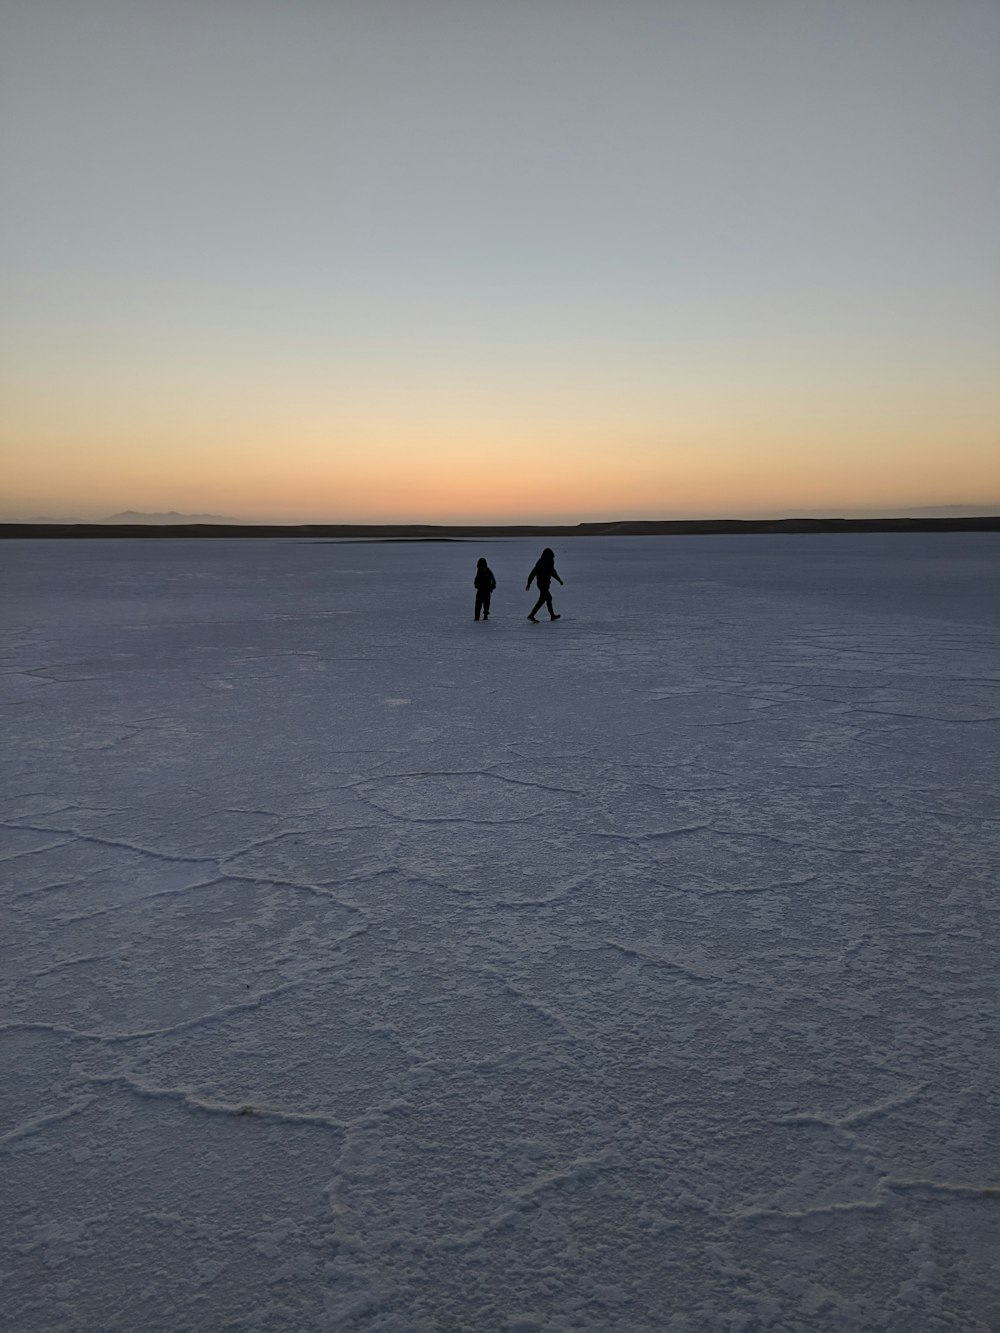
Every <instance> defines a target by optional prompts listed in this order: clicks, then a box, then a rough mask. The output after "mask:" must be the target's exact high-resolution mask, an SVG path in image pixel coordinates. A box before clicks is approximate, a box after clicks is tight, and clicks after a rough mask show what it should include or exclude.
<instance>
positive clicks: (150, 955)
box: [0, 534, 1000, 1330]
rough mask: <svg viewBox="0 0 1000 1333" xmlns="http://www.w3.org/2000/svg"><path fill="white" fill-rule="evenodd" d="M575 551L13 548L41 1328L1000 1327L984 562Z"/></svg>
mask: <svg viewBox="0 0 1000 1333" xmlns="http://www.w3.org/2000/svg"><path fill="white" fill-rule="evenodd" d="M540 545H541V543H539V542H531V543H528V542H524V541H506V542H492V543H483V544H482V545H478V544H448V545H356V544H350V545H335V544H329V543H311V542H289V541H280V542H228V541H205V542H200V541H128V540H121V539H115V540H108V541H93V542H90V541H88V542H74V541H64V542H8V543H5V544H4V545H3V546H2V548H0V566H2V571H0V572H2V580H3V591H2V600H0V615H2V624H3V627H4V630H3V658H2V662H3V666H2V670H3V675H2V676H0V686H2V700H3V704H4V707H3V713H2V716H3V719H4V722H5V725H6V741H5V748H4V762H3V766H2V779H0V782H2V788H0V790H2V803H0V820H2V828H0V832H2V835H3V850H2V853H0V854H2V856H3V858H4V859H3V864H2V869H3V872H4V875H3V881H4V887H3V891H2V900H0V901H2V904H3V927H4V928H3V932H2V939H0V969H2V970H0V978H2V982H0V999H2V1003H3V1012H2V1018H0V1069H2V1070H3V1071H4V1072H3V1077H2V1079H0V1117H2V1118H0V1175H2V1188H0V1280H2V1283H3V1288H2V1292H0V1310H2V1314H0V1323H3V1326H4V1327H5V1328H11V1329H17V1330H36V1329H38V1330H40V1329H46V1330H48V1329H57V1328H67V1329H86V1330H98V1329H99V1330H137V1329H157V1330H159V1329H163V1330H168V1329H169V1330H177V1329H198V1330H207V1329H212V1330H214V1329H354V1328H359V1329H377V1330H408V1329H414V1330H422V1329H463V1330H467V1329H475V1330H480V1329H482V1330H493V1329H519V1330H529V1329H574V1328H579V1329H616V1330H700V1329H725V1330H737V1329H741V1330H753V1329H770V1328H774V1329H809V1330H815V1329H821V1330H826V1329H829V1330H844V1329H892V1330H925V1329H988V1328H993V1329H995V1328H997V1327H998V1326H1000V1287H998V1281H997V1276H996V1272H997V1269H996V1258H997V1240H998V1230H997V1224H996V1223H997V1213H996V1209H997V1186H998V1185H1000V1151H998V1133H997V1131H998V1116H997V1105H998V1092H997V1089H998V1081H997V1051H998V1049H1000V1043H998V1041H997V1036H998V1033H997V1004H996V995H995V990H994V988H993V983H994V981H995V967H996V943H995V925H996V916H997V907H996V899H995V897H994V891H995V878H996V867H997V865H998V863H1000V855H998V853H1000V845H998V842H1000V840H998V829H1000V823H998V819H1000V801H998V794H1000V773H998V761H997V755H998V754H1000V624H998V620H1000V597H998V596H997V585H998V574H1000V540H998V539H997V537H995V536H992V535H979V534H977V535H933V536H919V537H917V536H899V535H890V536H867V535H866V536H857V535H852V536H829V537H821V536H812V537H804V538H795V537H787V536H782V537H776V538H769V537H763V536H753V537H745V538H732V537H722V538H674V539H670V538H646V539H641V538H634V539H586V540H585V539H578V540H576V541H563V542H561V543H556V542H553V545H555V546H556V549H557V557H558V567H559V570H560V573H561V574H562V576H563V578H564V579H565V580H566V587H565V589H561V588H559V587H558V586H555V588H554V592H555V596H556V606H557V609H558V610H560V611H561V612H562V613H563V619H562V620H561V621H560V622H559V623H558V624H550V623H547V622H543V623H541V624H539V625H537V626H534V625H529V624H527V623H526V621H525V619H524V617H525V615H526V613H527V611H528V608H529V606H530V604H531V601H532V600H533V599H532V597H530V596H528V595H526V594H525V593H524V591H523V587H524V580H525V578H526V576H527V572H528V570H529V569H530V567H531V565H532V563H533V561H534V559H535V557H536V556H537V554H538V550H539V547H540ZM480 554H484V555H486V556H487V558H488V559H489V561H490V564H491V565H492V567H493V569H494V571H495V573H496V576H497V579H498V582H499V588H498V591H497V593H496V594H495V596H494V611H493V618H492V619H491V621H490V622H489V623H488V624H482V623H480V624H475V623H474V622H473V620H472V603H473V589H472V579H473V575H474V572H475V561H476V557H477V556H479V555H480Z"/></svg>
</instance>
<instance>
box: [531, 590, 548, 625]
mask: <svg viewBox="0 0 1000 1333" xmlns="http://www.w3.org/2000/svg"><path fill="white" fill-rule="evenodd" d="M545 598H546V594H545V593H544V592H540V593H539V594H538V601H537V602H536V603H535V605H534V606H533V607H532V608H531V610H530V611H529V612H528V619H529V620H534V618H535V612H536V611H541V609H542V607H543V606H544V605H545Z"/></svg>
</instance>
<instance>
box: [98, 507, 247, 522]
mask: <svg viewBox="0 0 1000 1333" xmlns="http://www.w3.org/2000/svg"><path fill="white" fill-rule="evenodd" d="M238 521H239V520H238V519H235V518H226V517H225V515H223V514H178V512H177V510H176V509H171V510H169V511H168V512H167V513H165V514H143V513H140V512H139V511H138V510H136V509H123V510H122V512H121V513H120V514H112V515H111V516H110V517H109V518H99V519H98V520H97V522H98V523H159V524H161V525H162V524H164V523H237V522H238Z"/></svg>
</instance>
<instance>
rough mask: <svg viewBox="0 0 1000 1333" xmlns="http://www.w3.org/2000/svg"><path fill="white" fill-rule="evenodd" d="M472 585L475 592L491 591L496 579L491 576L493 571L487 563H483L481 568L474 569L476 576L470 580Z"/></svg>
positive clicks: (495, 584)
mask: <svg viewBox="0 0 1000 1333" xmlns="http://www.w3.org/2000/svg"><path fill="white" fill-rule="evenodd" d="M472 584H473V587H474V588H475V589H476V591H477V592H492V591H493V589H494V588H495V587H496V586H497V581H496V579H495V578H494V577H493V571H492V569H490V567H489V565H483V567H482V568H481V569H477V570H476V577H475V578H474V579H473V581H472Z"/></svg>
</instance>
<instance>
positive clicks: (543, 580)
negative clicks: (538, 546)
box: [524, 560, 562, 592]
mask: <svg viewBox="0 0 1000 1333" xmlns="http://www.w3.org/2000/svg"><path fill="white" fill-rule="evenodd" d="M532 579H534V580H535V582H536V583H537V584H538V591H539V592H542V591H543V590H544V589H545V588H547V587H548V586H549V584H550V583H551V582H552V580H553V579H555V581H556V583H562V579H561V578H560V577H559V575H558V574H557V573H556V564H555V561H554V560H539V561H537V562H536V564H535V567H534V569H533V570H532V571H531V573H530V574H529V575H528V582H527V583H526V584H525V585H524V590H525V592H527V590H528V589H529V588H530V587H531V580H532Z"/></svg>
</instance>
